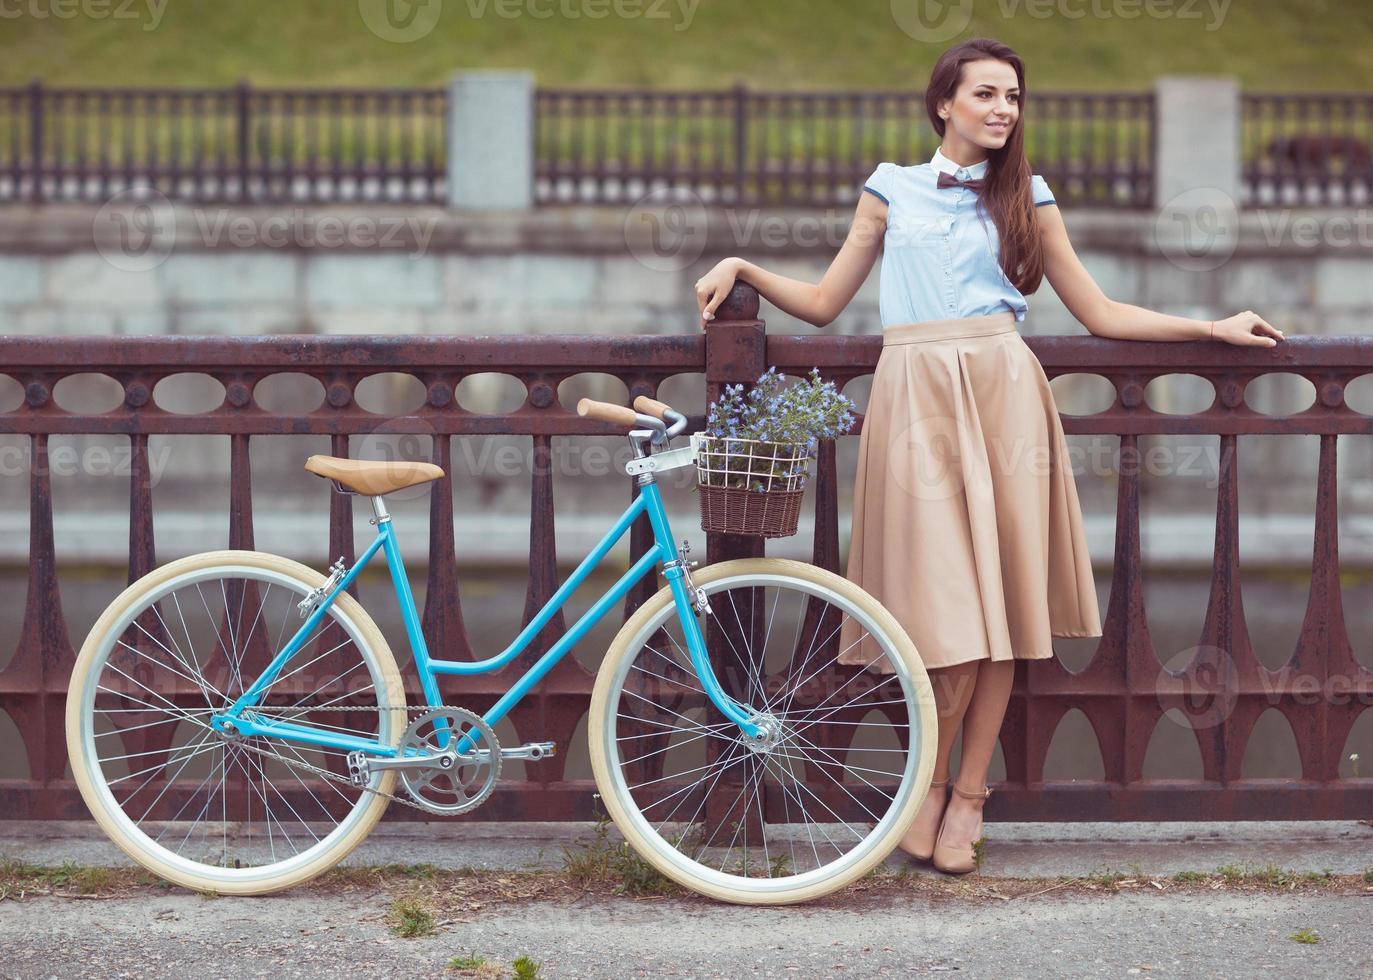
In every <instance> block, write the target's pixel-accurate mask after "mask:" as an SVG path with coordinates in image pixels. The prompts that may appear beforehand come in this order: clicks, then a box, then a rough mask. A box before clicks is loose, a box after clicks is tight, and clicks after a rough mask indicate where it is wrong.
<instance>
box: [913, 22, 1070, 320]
mask: <svg viewBox="0 0 1373 980" xmlns="http://www.w3.org/2000/svg"><path fill="white" fill-rule="evenodd" d="M986 58H995V59H996V60H997V61H1004V62H1006V63H1007V64H1008V65H1010V66H1011V67H1012V68H1014V69H1015V77H1016V83H1017V84H1018V85H1019V86H1020V111H1019V112H1018V113H1017V114H1016V121H1015V127H1014V128H1013V129H1012V130H1011V134H1010V138H1009V139H1007V140H1006V142H1005V144H1004V145H1003V146H1002V147H1001V149H999V150H989V151H988V154H987V156H988V160H987V173H986V175H985V180H986V183H985V184H984V185H983V186H982V190H981V191H980V192H979V193H978V201H977V206H978V210H979V211H981V212H983V213H985V214H988V215H990V216H991V219H992V222H993V224H995V225H996V229H997V238H998V240H999V241H1000V243H1001V254H1000V263H1001V270H1002V271H1003V272H1004V273H1005V274H1006V278H1007V279H1009V280H1010V281H1011V284H1012V285H1013V286H1015V288H1016V289H1018V290H1019V291H1020V292H1021V294H1022V295H1026V296H1028V295H1029V294H1030V293H1033V292H1035V291H1036V290H1037V289H1039V284H1040V282H1041V281H1042V280H1043V278H1044V249H1043V247H1042V245H1041V242H1040V237H1039V216H1038V214H1037V213H1036V212H1035V207H1034V201H1033V199H1032V196H1031V193H1030V162H1029V161H1028V160H1026V159H1025V65H1024V63H1023V62H1021V60H1020V56H1019V55H1017V54H1016V53H1015V52H1014V51H1012V50H1011V49H1010V48H1009V47H1007V46H1006V45H1004V44H1002V43H1001V42H1000V41H993V40H992V39H991V38H985V37H975V38H971V39H969V40H967V41H964V42H962V43H961V44H956V45H954V46H953V47H951V48H949V49H948V50H947V51H945V52H944V53H943V54H942V55H940V56H939V60H938V61H937V62H935V65H934V68H933V70H931V72H930V81H929V84H928V85H926V86H925V111H926V113H928V115H929V117H930V123H931V125H933V126H934V129H935V132H937V133H938V134H939V136H940V138H941V139H942V138H943V136H944V124H945V123H944V120H943V119H941V118H940V117H939V103H940V102H941V101H942V100H944V99H952V98H953V97H954V93H955V92H957V91H958V86H959V83H960V82H962V81H963V66H964V65H966V64H967V63H968V62H970V61H981V60H983V59H986Z"/></svg>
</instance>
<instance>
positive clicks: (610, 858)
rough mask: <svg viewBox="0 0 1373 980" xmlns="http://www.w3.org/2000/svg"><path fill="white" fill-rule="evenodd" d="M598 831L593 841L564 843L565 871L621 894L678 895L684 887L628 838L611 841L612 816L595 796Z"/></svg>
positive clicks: (575, 879) (579, 881) (585, 883)
mask: <svg viewBox="0 0 1373 980" xmlns="http://www.w3.org/2000/svg"><path fill="white" fill-rule="evenodd" d="M592 802H593V807H594V808H595V810H596V811H597V813H596V826H595V831H594V834H593V836H592V839H591V841H590V842H585V843H584V842H578V843H577V844H575V845H572V846H569V845H566V844H564V845H563V848H562V850H563V871H564V872H565V873H566V874H567V876H568V877H569V878H570V879H571V880H572V881H573V882H575V883H576V884H578V885H581V886H582V887H594V886H604V885H609V886H610V887H611V888H612V889H613V890H614V891H615V893H616V894H620V895H636V896H637V895H675V894H679V893H681V892H682V888H681V887H680V886H679V885H678V884H677V883H676V882H674V881H672V880H670V879H669V878H668V877H667V876H666V875H664V874H662V873H661V872H660V871H658V869H657V868H655V867H653V865H651V864H649V863H648V862H647V861H645V860H644V859H643V858H641V857H640V856H639V854H638V852H637V851H635V850H634V849H633V848H632V847H630V846H629V844H628V843H627V842H625V841H620V842H619V843H618V844H616V843H612V842H611V841H610V817H609V816H608V815H607V814H606V812H605V811H604V810H603V809H601V808H600V803H599V794H598V796H597V799H593V801H592Z"/></svg>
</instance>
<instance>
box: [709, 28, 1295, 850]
mask: <svg viewBox="0 0 1373 980" xmlns="http://www.w3.org/2000/svg"><path fill="white" fill-rule="evenodd" d="M1024 99H1025V70H1024V66H1023V65H1022V63H1021V60H1020V58H1019V57H1018V56H1017V55H1016V54H1015V52H1014V51H1012V50H1011V49H1010V48H1008V47H1007V46H1006V45H1004V44H1000V43H998V42H996V41H992V40H988V39H984V38H978V39H973V40H970V41H966V42H964V43H961V44H958V45H956V46H955V47H953V48H950V49H949V50H948V51H946V52H944V54H943V55H941V56H940V58H939V60H938V62H937V63H936V64H935V66H934V70H933V71H932V72H931V74H930V82H929V85H928V86H927V87H926V89H925V107H926V111H927V112H928V114H929V118H930V123H931V124H932V125H933V126H934V130H935V132H936V133H938V134H939V136H940V137H941V139H942V141H941V143H940V146H939V149H938V150H937V151H936V152H935V154H934V156H933V158H932V159H931V160H930V162H929V163H924V164H919V165H917V166H906V167H903V166H898V165H896V164H893V163H882V164H880V165H879V166H878V167H877V169H876V170H874V171H873V173H872V176H870V177H869V178H868V180H867V181H866V183H865V185H864V187H863V191H862V193H861V194H860V195H859V202H858V208H857V212H856V213H855V215H854V220H853V224H852V226H851V228H850V230H849V233H848V236H847V238H846V240H845V242H844V245H843V247H842V248H841V249H840V250H839V254H838V255H837V256H836V257H835V259H834V261H833V262H832V263H831V264H830V267H829V269H828V270H826V272H825V275H824V277H823V278H822V279H821V280H820V282H819V283H816V284H812V283H808V282H801V281H798V280H796V279H789V278H786V277H784V276H779V275H776V274H775V273H771V272H768V271H767V270H765V269H762V268H759V267H758V266H757V265H755V264H753V263H751V262H747V261H745V260H743V259H740V258H728V259H725V260H723V261H722V262H720V263H719V264H717V265H716V266H715V267H714V268H713V269H711V270H710V271H709V272H708V273H706V275H704V276H702V277H701V279H700V281H698V282H697V283H696V296H697V302H698V305H699V306H700V308H701V315H702V319H703V321H709V320H711V319H712V318H713V316H714V312H715V308H716V307H717V306H718V305H719V304H720V302H721V301H722V300H723V299H724V298H725V297H726V296H727V295H728V294H729V291H730V289H731V288H732V287H733V285H734V282H735V280H736V279H738V280H743V281H744V282H747V283H749V284H750V285H752V286H754V287H755V288H756V289H757V290H758V292H759V293H760V294H761V295H762V296H763V297H764V298H765V299H767V300H768V301H769V302H771V303H772V304H773V305H774V306H777V307H778V308H780V309H782V310H784V311H785V312H787V313H789V314H791V315H792V316H795V317H798V318H800V319H802V320H805V321H807V322H809V323H813V324H815V325H816V326H817V327H823V326H825V325H826V324H828V323H829V322H830V321H832V320H833V319H834V318H835V317H836V316H837V315H838V314H839V312H840V311H841V310H843V309H844V307H845V306H847V305H848V303H849V301H850V300H851V299H852V298H853V296H854V294H855V293H856V292H857V291H858V287H859V286H860V285H862V283H863V280H864V279H866V278H867V276H868V273H869V272H870V271H871V269H872V265H873V262H874V261H875V260H876V258H877V255H878V251H879V246H881V249H882V272H881V280H880V298H879V305H880V314H881V320H882V353H881V356H880V357H879V359H878V362H877V368H876V371H875V372H874V374H873V382H872V393H871V396H870V398H869V404H868V409H867V412H866V414H865V415H864V418H863V428H862V433H861V435H860V438H859V450H858V476H857V482H856V484H855V487H854V503H853V529H852V535H851V538H850V545H849V557H848V568H847V571H846V573H845V574H846V576H847V577H848V578H850V579H851V580H853V581H855V582H857V583H858V584H859V585H861V586H862V587H863V588H865V589H867V590H868V591H869V592H871V593H872V594H873V595H874V596H876V597H877V599H878V600H879V601H881V602H882V603H883V604H884V605H886V606H887V607H888V608H889V609H890V610H891V611H892V613H893V614H894V615H895V616H896V618H897V619H898V620H899V621H900V622H901V624H902V625H903V626H904V627H905V628H906V630H907V631H908V632H909V633H910V636H911V639H912V640H913V641H914V642H915V646H916V649H917V650H919V652H920V656H921V659H922V661H923V662H924V664H925V667H926V668H927V669H928V670H929V672H930V679H931V683H932V686H933V688H934V694H935V700H936V703H937V707H938V711H939V747H938V755H937V759H936V762H935V769H934V781H933V783H932V784H931V790H930V793H929V795H928V796H927V797H926V798H925V801H924V803H923V805H922V806H921V809H920V811H919V813H918V815H917V816H916V819H915V821H914V823H913V824H912V825H911V828H910V830H909V831H908V833H907V835H906V837H905V839H904V840H903V841H902V844H901V847H902V849H903V850H905V851H906V852H907V853H909V854H910V855H912V856H913V857H915V858H917V859H921V860H930V859H933V862H934V865H935V867H936V868H938V869H940V870H942V871H946V872H950V873H959V874H961V873H966V872H968V871H971V870H973V868H975V867H976V860H975V858H974V849H973V844H974V842H975V841H977V840H978V839H979V838H980V837H981V835H982V802H983V800H984V799H985V798H986V797H987V796H988V795H989V794H990V792H991V790H990V789H988V788H987V786H986V778H987V768H988V766H989V765H990V763H991V759H992V752H993V750H994V749H995V747H996V740H997V735H998V732H999V731H1000V729H1001V723H1002V719H1003V717H1004V714H1005V710H1006V704H1007V702H1008V700H1009V697H1010V691H1011V683H1012V679H1013V677H1014V669H1015V662H1016V661H1017V660H1036V659H1044V658H1048V657H1052V656H1053V655H1054V651H1053V642H1052V637H1054V636H1100V635H1101V624H1100V616H1099V613H1098V609H1097V600H1096V589H1095V586H1094V583H1093V580H1092V567H1091V564H1090V561H1089V559H1088V554H1087V548H1086V541H1085V536H1084V534H1083V530H1082V515H1081V511H1080V509H1079V505H1078V498H1077V492H1076V489H1075V486H1074V483H1073V475H1072V470H1071V467H1070V465H1069V463H1068V455H1067V444H1066V441H1065V439H1064V435H1063V427H1062V424H1061V422H1060V419H1059V415H1058V410H1057V408H1056V407H1055V405H1054V400H1053V394H1052V391H1051V389H1050V387H1049V382H1048V378H1047V377H1046V375H1045V374H1044V371H1043V368H1042V367H1041V366H1040V364H1039V361H1038V360H1036V359H1035V357H1034V355H1033V353H1032V352H1031V351H1030V349H1029V347H1028V346H1027V345H1026V344H1025V342H1024V341H1023V340H1022V339H1021V337H1020V335H1019V333H1018V332H1017V331H1016V324H1017V323H1018V322H1020V321H1021V320H1023V319H1024V317H1025V312H1026V309H1027V304H1026V302H1025V296H1027V295H1029V294H1031V293H1033V292H1035V290H1037V289H1038V288H1039V284H1040V281H1041V279H1042V278H1043V277H1044V276H1046V275H1047V276H1048V278H1049V282H1050V283H1051V284H1052V285H1053V288H1054V291H1055V292H1056V293H1057V294H1058V296H1059V297H1060V298H1061V299H1062V300H1063V302H1064V304H1065V305H1066V306H1067V308H1068V309H1069V310H1070V311H1071V312H1072V314H1073V315H1074V316H1075V317H1076V318H1077V319H1078V320H1079V321H1081V323H1082V324H1083V325H1084V326H1085V327H1086V328H1087V330H1088V331H1089V332H1091V333H1092V334H1095V335H1096V336H1099V337H1113V338H1118V339H1127V340H1166V341H1174V340H1206V339H1212V340H1222V341H1225V342H1227V343H1231V344H1237V345H1241V346H1245V345H1257V346H1273V345H1275V344H1277V343H1278V342H1279V341H1280V340H1282V339H1283V335H1282V332H1281V331H1279V330H1277V329H1275V328H1274V327H1273V326H1271V325H1270V324H1268V323H1267V322H1266V321H1264V320H1263V319H1261V318H1260V317H1258V316H1256V315H1255V314H1254V313H1253V312H1251V311H1248V310H1246V311H1244V312H1243V313H1237V314H1235V315H1234V316H1231V317H1227V318H1225V319H1222V320H1214V321H1205V320H1191V319H1188V318H1186V317H1180V316H1168V315H1165V314H1163V313H1158V312H1155V311H1153V310H1148V309H1143V308H1141V307H1138V306H1131V305H1128V304H1125V303H1118V302H1115V301H1114V300H1111V299H1109V298H1107V297H1106V296H1105V295H1104V294H1103V293H1102V291H1101V290H1100V288H1099V287H1098V286H1097V284H1096V283H1095V282H1094V281H1093V280H1092V278H1091V276H1090V275H1088V273H1087V271H1086V270H1085V269H1084V268H1083V267H1082V264H1081V262H1080V261H1079V260H1078V258H1077V255H1076V254H1075V253H1074V252H1073V247H1072V245H1071V244H1070V243H1069V241H1068V234H1067V231H1066V230H1065V228H1064V224H1063V217H1062V215H1061V214H1060V213H1059V209H1058V206H1057V205H1056V204H1055V202H1054V197H1053V194H1052V192H1051V191H1050V189H1049V187H1048V185H1047V184H1046V183H1045V181H1044V179H1043V178H1042V177H1040V176H1038V175H1036V174H1031V173H1030V166H1029V163H1028V162H1027V161H1026V159H1025V151H1024V132H1023V127H1022V126H1021V120H1020V116H1021V107H1022V105H1023V103H1024ZM850 646H851V644H850V642H849V641H848V640H846V638H845V637H844V636H843V635H842V634H841V638H840V649H841V650H842V651H844V652H843V653H842V654H841V656H840V657H839V660H840V662H842V663H850V664H867V663H871V662H873V661H874V660H876V659H877V658H878V656H879V654H878V653H877V652H876V651H875V650H864V649H862V648H861V647H857V648H850ZM876 666H877V669H878V670H879V671H880V672H883V673H890V670H886V669H884V668H886V667H888V666H889V665H888V664H887V663H886V661H885V660H881V661H879V662H878V663H877V665H876ZM960 724H961V725H962V726H963V749H962V757H961V763H960V767H959V772H958V779H957V781H956V782H955V783H954V784H953V786H952V790H953V796H952V798H950V797H949V795H948V793H947V789H948V788H949V786H950V779H949V755H950V750H951V749H952V746H953V742H954V737H955V735H956V734H957V732H958V729H959V726H960Z"/></svg>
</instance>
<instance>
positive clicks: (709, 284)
mask: <svg viewBox="0 0 1373 980" xmlns="http://www.w3.org/2000/svg"><path fill="white" fill-rule="evenodd" d="M738 277H739V260H738V259H737V258H734V257H730V258H727V259H721V260H720V261H719V262H717V263H715V267H714V268H712V269H711V270H710V271H709V272H707V273H706V274H705V275H704V276H702V277H701V278H700V279H697V280H696V306H697V307H698V308H699V309H700V311H701V329H703V330H704V329H705V325H706V324H707V323H709V322H710V321H711V320H714V319H715V309H716V307H718V306H719V305H720V304H721V303H723V302H724V301H725V298H726V297H727V296H729V291H730V290H731V289H733V288H734V281H735V280H736V279H737V278H738Z"/></svg>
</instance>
